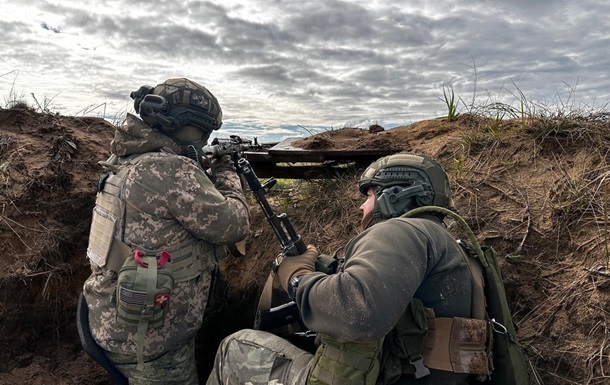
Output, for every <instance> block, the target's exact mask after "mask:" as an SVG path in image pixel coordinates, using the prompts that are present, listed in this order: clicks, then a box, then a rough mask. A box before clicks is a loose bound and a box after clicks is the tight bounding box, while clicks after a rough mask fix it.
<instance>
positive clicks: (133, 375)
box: [106, 338, 199, 385]
mask: <svg viewBox="0 0 610 385" xmlns="http://www.w3.org/2000/svg"><path fill="white" fill-rule="evenodd" d="M106 354H107V355H108V358H110V360H111V361H112V362H113V363H114V365H115V366H116V367H117V369H119V371H121V373H123V374H124V375H125V377H127V378H128V379H129V385H147V384H150V385H166V384H167V385H170V384H175V385H178V384H181V385H182V384H184V385H199V379H198V377H197V365H196V362H195V339H194V338H193V339H191V340H190V341H189V342H188V343H187V344H185V345H183V346H182V347H181V348H178V349H176V350H172V351H169V352H166V353H163V354H162V355H161V356H159V357H157V358H155V359H154V360H150V361H146V362H144V366H143V367H142V369H141V370H138V368H137V362H136V357H135V355H125V354H120V353H112V352H106Z"/></svg>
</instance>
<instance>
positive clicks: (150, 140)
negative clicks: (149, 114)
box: [111, 114, 181, 156]
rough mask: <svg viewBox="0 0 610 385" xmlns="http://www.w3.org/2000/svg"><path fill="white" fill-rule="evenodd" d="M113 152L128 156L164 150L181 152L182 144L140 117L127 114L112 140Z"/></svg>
mask: <svg viewBox="0 0 610 385" xmlns="http://www.w3.org/2000/svg"><path fill="white" fill-rule="evenodd" d="M111 149H112V153H113V154H117V155H118V156H128V155H133V154H143V153H145V152H153V151H159V150H161V149H162V150H164V151H167V152H173V153H176V154H180V152H181V151H180V150H181V149H180V146H179V145H178V144H177V143H176V142H174V140H173V139H172V138H170V137H169V136H167V135H164V134H162V133H161V132H159V131H156V130H153V129H152V128H151V127H150V126H148V125H147V124H146V123H144V122H143V121H142V120H141V119H140V118H138V117H137V116H135V115H133V114H127V121H126V122H125V124H123V125H121V126H119V127H117V128H116V130H115V132H114V139H113V140H112V142H111Z"/></svg>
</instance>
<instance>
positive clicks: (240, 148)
mask: <svg viewBox="0 0 610 385" xmlns="http://www.w3.org/2000/svg"><path fill="white" fill-rule="evenodd" d="M190 147H193V148H192V149H190ZM259 148H262V146H261V145H259V144H258V142H257V140H256V138H254V143H252V141H250V140H244V139H242V138H241V137H239V136H237V135H231V136H230V137H229V139H218V138H214V140H213V141H212V143H211V145H208V146H203V147H201V149H200V153H201V154H202V155H205V156H209V157H211V158H218V157H221V156H223V155H232V156H233V160H234V161H235V167H236V169H237V172H238V173H239V174H241V175H242V176H243V178H244V180H245V181H246V183H247V184H248V186H249V187H250V190H252V193H253V194H254V197H255V198H256V202H257V203H258V204H259V206H260V207H261V209H262V210H263V214H265V217H266V218H267V220H268V221H269V224H270V225H271V228H272V229H273V232H274V233H275V235H276V236H277V238H278V239H279V241H280V244H281V247H282V253H283V254H284V255H287V256H295V255H299V254H303V253H304V252H305V251H307V246H306V245H305V243H304V242H303V240H302V239H301V237H300V236H299V235H298V234H297V232H296V230H295V229H294V227H293V226H292V224H291V223H290V220H289V219H288V217H287V216H286V213H281V214H276V213H275V212H273V209H272V208H271V205H269V202H268V201H267V198H266V197H265V194H266V192H267V191H269V190H270V189H271V188H272V187H273V186H275V184H276V183H277V180H276V179H275V178H270V179H269V180H267V181H266V182H265V183H263V184H261V183H260V181H259V180H258V177H257V176H256V173H255V172H254V169H253V168H252V165H250V162H248V160H247V159H245V158H242V156H241V154H242V153H243V152H244V151H246V150H251V149H259ZM189 151H196V149H195V148H194V146H189ZM198 153H199V152H198ZM189 157H191V156H190V155H189ZM204 162H205V161H204Z"/></svg>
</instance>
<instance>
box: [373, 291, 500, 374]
mask: <svg viewBox="0 0 610 385" xmlns="http://www.w3.org/2000/svg"><path fill="white" fill-rule="evenodd" d="M492 346H493V341H492V332H491V327H490V323H489V322H488V321H486V320H480V319H474V318H460V317H453V318H444V317H439V318H437V317H435V314H434V311H433V310H432V309H429V308H425V307H424V306H423V304H422V302H421V301H420V300H418V299H416V298H413V299H412V300H411V302H410V303H409V306H408V307H407V309H406V310H405V313H404V314H403V316H402V317H401V319H400V320H399V322H398V323H397V324H396V326H395V327H394V329H393V330H392V331H391V332H390V334H388V335H387V336H386V338H385V343H384V351H383V353H384V354H383V361H382V363H383V364H382V374H381V376H382V377H381V378H383V381H382V383H383V384H391V383H394V382H396V381H397V380H398V379H399V378H400V376H402V375H403V374H412V375H413V376H414V377H415V378H416V379H417V378H421V377H424V376H427V375H428V374H430V370H429V369H436V370H443V371H448V372H453V373H464V374H473V375H477V376H481V378H483V377H485V378H489V375H490V373H491V370H492V365H491V351H492Z"/></svg>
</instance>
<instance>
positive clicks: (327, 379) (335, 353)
mask: <svg viewBox="0 0 610 385" xmlns="http://www.w3.org/2000/svg"><path fill="white" fill-rule="evenodd" d="M318 337H319V339H320V344H319V346H318V348H317V350H316V354H315V355H314V358H313V361H312V364H311V369H310V372H309V381H308V384H310V385H347V384H349V385H375V383H376V382H377V377H379V369H380V355H381V347H382V344H383V338H382V339H380V340H379V341H377V342H366V343H359V342H339V341H337V340H336V339H334V338H332V337H330V336H326V335H318Z"/></svg>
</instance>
